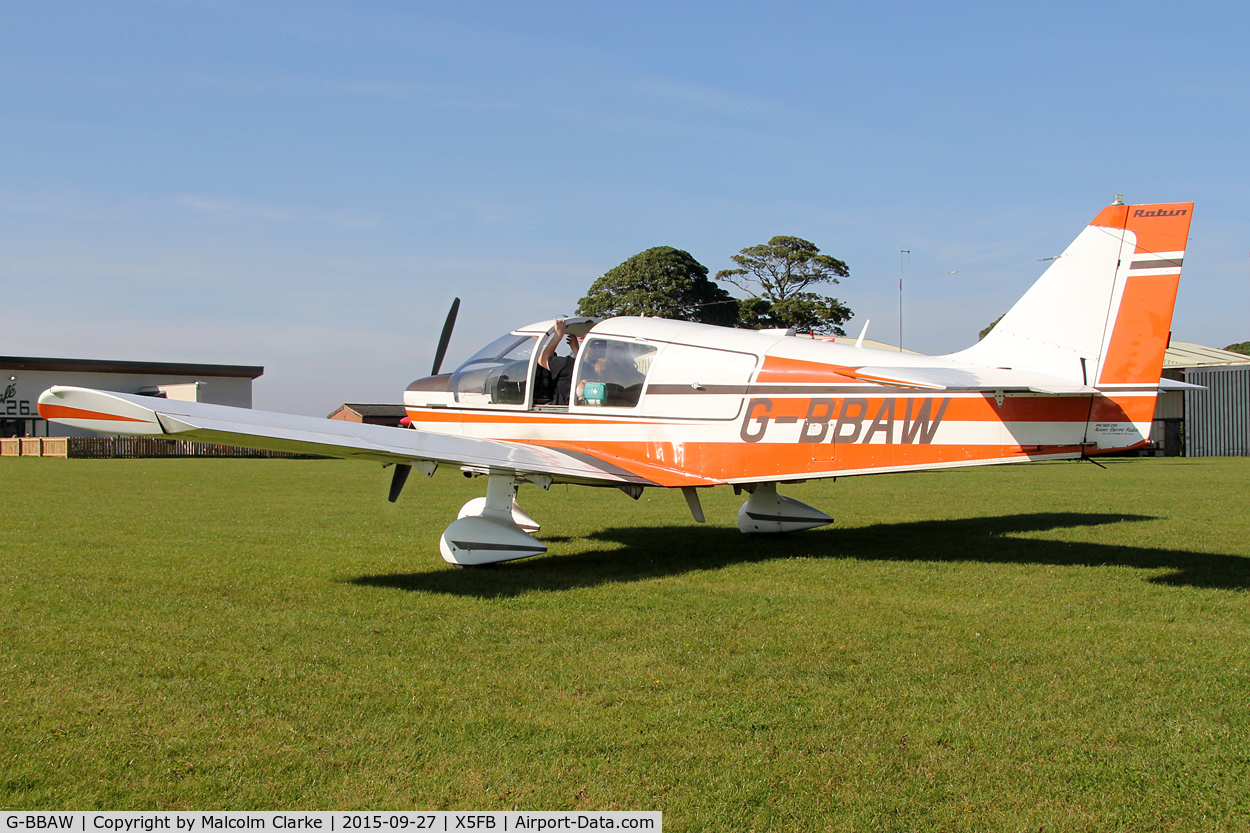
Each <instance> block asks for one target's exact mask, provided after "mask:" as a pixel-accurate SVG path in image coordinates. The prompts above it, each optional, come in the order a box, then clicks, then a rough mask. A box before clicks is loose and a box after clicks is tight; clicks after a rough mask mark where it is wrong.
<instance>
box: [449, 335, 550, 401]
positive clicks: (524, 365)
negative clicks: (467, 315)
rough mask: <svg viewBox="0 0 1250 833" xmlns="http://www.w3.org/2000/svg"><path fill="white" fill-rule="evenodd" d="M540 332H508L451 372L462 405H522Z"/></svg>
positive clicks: (456, 393) (455, 396)
mask: <svg viewBox="0 0 1250 833" xmlns="http://www.w3.org/2000/svg"><path fill="white" fill-rule="evenodd" d="M538 339H539V336H537V335H520V334H517V333H508V334H507V335H506V336H501V337H499V338H497V339H495V340H494V341H492V342H491V343H490V344H488V345H486V346H485V347H483V348H482V349H481V350H478V351H477V352H476V353H474V354H473V355H472V356H470V357H469V359H468V361H466V362H465V363H464V364H462V365H460V367H458V368H456V370H455V371H454V372H453V373H452V374H451V390H452V394H453V396H454V398H455V401H456V402H458V403H459V404H461V405H467V406H470V407H472V406H474V405H524V404H525V389H526V384H527V382H528V379H529V371H530V359H531V358H532V357H533V356H534V351H535V349H536V348H537V345H538Z"/></svg>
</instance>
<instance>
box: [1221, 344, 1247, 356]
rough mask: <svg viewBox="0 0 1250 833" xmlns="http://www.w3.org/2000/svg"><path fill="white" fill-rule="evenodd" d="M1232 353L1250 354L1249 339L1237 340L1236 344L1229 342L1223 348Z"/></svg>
mask: <svg viewBox="0 0 1250 833" xmlns="http://www.w3.org/2000/svg"><path fill="white" fill-rule="evenodd" d="M1224 349H1225V350H1230V351H1232V352H1234V353H1241V354H1242V355H1243V356H1250V341H1239V342H1237V343H1236V344H1230V345H1228V346H1227V347H1225V348H1224Z"/></svg>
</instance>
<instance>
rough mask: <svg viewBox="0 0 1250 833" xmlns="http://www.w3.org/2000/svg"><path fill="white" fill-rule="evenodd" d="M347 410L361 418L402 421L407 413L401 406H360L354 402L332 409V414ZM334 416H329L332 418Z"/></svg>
mask: <svg viewBox="0 0 1250 833" xmlns="http://www.w3.org/2000/svg"><path fill="white" fill-rule="evenodd" d="M342 410H348V411H351V412H353V413H356V414H360V415H361V416H362V417H395V418H396V419H403V418H404V417H406V416H408V411H407V410H406V409H405V408H404V406H403V405H361V404H359V403H356V402H344V403H343V404H342V405H340V406H339V407H337V408H335V409H334V413H335V414H337V413H338V412H339V411H342ZM333 415H334V414H331V416H333Z"/></svg>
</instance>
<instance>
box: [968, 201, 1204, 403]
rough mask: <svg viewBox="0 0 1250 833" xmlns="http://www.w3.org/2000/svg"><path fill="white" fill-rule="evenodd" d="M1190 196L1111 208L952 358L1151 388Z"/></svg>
mask: <svg viewBox="0 0 1250 833" xmlns="http://www.w3.org/2000/svg"><path fill="white" fill-rule="evenodd" d="M1193 208H1194V204H1193V203H1167V204H1162V205H1110V206H1107V207H1106V208H1104V209H1103V210H1102V212H1101V213H1099V215H1098V216H1097V217H1095V218H1094V221H1093V222H1092V223H1090V224H1089V225H1088V226H1087V227H1086V228H1085V230H1084V231H1082V232H1081V234H1080V235H1079V236H1078V237H1077V238H1076V240H1074V241H1073V242H1072V245H1070V246H1069V247H1068V248H1067V250H1066V251H1064V253H1063V254H1062V255H1061V256H1060V257H1059V258H1058V259H1057V260H1056V261H1055V262H1054V263H1052V264H1051V266H1050V268H1049V269H1047V270H1046V272H1045V273H1044V274H1043V275H1042V276H1041V277H1040V278H1039V279H1038V280H1037V283H1035V284H1033V286H1032V287H1031V288H1030V289H1029V291H1028V292H1026V293H1025V294H1024V297H1023V298H1021V299H1020V300H1019V301H1018V302H1017V303H1016V305H1015V306H1013V307H1012V308H1011V310H1010V311H1009V312H1008V313H1007V314H1006V315H1004V316H1003V318H1002V320H1001V321H999V322H998V324H997V325H996V326H995V327H994V329H993V330H991V331H990V333H989V334H988V335H987V336H986V337H985V338H984V339H982V340H981V342H980V343H978V344H976V345H974V346H973V347H970V348H969V349H967V350H964V351H963V352H960V353H956V354H954V355H953V356H952V357H951V358H953V359H955V360H956V361H961V362H968V363H971V364H979V365H986V366H990V367H1010V368H1013V369H1016V370H1033V371H1037V372H1039V373H1045V374H1048V375H1050V376H1055V377H1058V378H1061V379H1067V380H1070V381H1073V382H1080V383H1081V384H1085V385H1097V386H1099V387H1103V386H1107V387H1111V388H1115V387H1116V386H1122V385H1142V384H1148V385H1154V384H1157V383H1158V381H1159V376H1160V373H1161V371H1162V369H1163V353H1164V351H1165V350H1166V349H1167V342H1168V331H1169V329H1170V328H1171V326H1172V307H1173V305H1174V304H1175V301H1176V288H1177V284H1178V282H1179V281H1180V272H1181V263H1182V261H1183V259H1184V256H1185V241H1186V239H1187V238H1188V236H1189V221H1190V218H1191V217H1192V216H1193Z"/></svg>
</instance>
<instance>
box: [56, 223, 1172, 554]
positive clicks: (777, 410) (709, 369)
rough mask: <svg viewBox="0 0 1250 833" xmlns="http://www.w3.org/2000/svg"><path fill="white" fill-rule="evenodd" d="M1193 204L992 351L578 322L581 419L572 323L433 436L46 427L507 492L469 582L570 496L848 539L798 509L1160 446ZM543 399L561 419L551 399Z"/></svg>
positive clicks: (108, 401)
mask: <svg viewBox="0 0 1250 833" xmlns="http://www.w3.org/2000/svg"><path fill="white" fill-rule="evenodd" d="M1192 213H1193V204H1192V203H1169V204H1164V205H1135V206H1131V205H1122V204H1118V203H1117V204H1115V205H1111V206H1108V207H1107V208H1105V209H1103V210H1102V212H1100V213H1099V214H1098V216H1097V217H1096V218H1095V219H1094V221H1093V222H1092V223H1090V224H1089V225H1088V226H1087V227H1086V228H1085V229H1084V230H1083V231H1082V232H1081V233H1080V234H1079V235H1078V236H1077V238H1076V240H1075V241H1074V242H1073V243H1072V245H1070V246H1069V247H1068V248H1067V250H1066V251H1065V252H1064V253H1063V254H1062V255H1061V256H1060V257H1059V258H1058V259H1056V260H1055V261H1054V262H1053V263H1052V264H1051V266H1050V267H1049V268H1048V269H1047V270H1046V272H1045V273H1044V274H1043V275H1042V276H1041V278H1039V279H1038V281H1037V282H1036V283H1035V284H1034V285H1033V286H1032V288H1030V289H1029V290H1028V292H1027V293H1025V295H1024V297H1023V298H1021V299H1020V301H1019V302H1018V303H1016V305H1015V306H1013V307H1012V308H1011V310H1010V311H1009V312H1008V313H1007V314H1006V315H1005V316H1004V317H1003V318H1002V320H1001V321H999V322H998V325H997V326H996V327H995V328H994V329H993V331H991V332H990V334H989V335H988V336H986V337H985V339H983V340H982V341H981V342H979V343H978V344H975V345H973V346H972V347H970V348H968V349H967V350H964V351H962V352H958V353H953V354H951V355H947V356H936V357H931V356H921V355H917V354H909V353H903V352H899V351H894V350H881V349H873V348H870V347H865V346H863V335H861V336H860V339H859V342H858V343H857V344H855V345H853V346H852V345H850V344H836V343H829V342H824V341H819V340H814V339H809V338H798V337H794V336H793V335H791V334H788V333H781V332H776V331H772V332H760V331H753V330H738V329H728V328H722V327H713V326H709V325H705V324H694V323H689V322H685V321H670V320H664V319H657V318H609V319H606V320H602V321H595V320H593V319H569V320H568V321H567V322H566V323H565V326H567V329H568V332H569V333H571V334H573V335H575V336H578V337H580V338H581V347H580V350H579V351H578V355H577V357H576V363H575V364H574V365H573V367H572V379H571V383H572V384H571V395H570V397H569V398H570V399H571V401H570V402H569V403H568V404H564V405H556V404H536V402H535V398H536V387H538V386H539V383H540V382H541V375H540V373H539V357H540V354H541V353H542V352H543V349H542V348H543V345H546V344H548V343H549V341H550V340H551V339H554V338H558V335H557V332H556V323H557V322H556V321H554V320H550V321H542V322H539V323H537V324H532V325H530V326H528V327H522V328H520V329H518V330H514V331H513V332H511V333H509V334H507V335H505V336H503V337H502V338H500V339H498V340H497V341H495V342H493V343H491V344H490V345H488V346H487V347H485V348H484V349H482V350H480V351H479V352H478V353H476V354H475V355H474V356H473V357H471V358H470V359H469V360H468V361H466V362H465V363H464V364H462V365H461V366H460V367H459V368H458V369H457V370H456V371H455V372H453V373H447V374H439V373H438V367H439V365H440V364H441V358H442V355H443V353H444V352H445V350H446V346H447V340H448V338H449V336H450V329H451V325H452V324H453V322H454V318H455V311H456V307H455V306H453V308H452V314H451V315H449V316H448V322H447V326H446V327H445V328H444V331H443V338H442V341H441V342H440V345H439V350H438V353H437V358H436V359H435V367H434V375H432V376H429V377H426V378H423V379H419V380H417V381H416V382H413V383H412V384H411V385H409V386H408V389H407V391H406V392H405V394H404V404H405V406H406V409H407V413H408V416H409V419H410V421H411V427H412V428H415V429H417V430H406V429H401V428H390V427H385V426H374V425H360V424H355V423H347V422H339V421H332V420H325V419H316V418H312V417H299V416H290V415H285V414H275V413H267V412H263V411H253V410H248V409H243V408H228V407H223V406H217V405H206V404H201V403H195V402H180V401H174V400H160V399H152V398H150V397H144V396H137V395H129V394H123V393H112V392H108V391H98V390H87V389H84V388H73V387H53V388H51V389H49V390H48V391H46V392H44V394H43V395H42V396H40V398H39V413H40V415H41V416H42V417H44V418H45V419H48V420H52V421H55V422H60V423H64V424H66V425H72V426H77V427H81V428H87V429H91V430H95V431H102V432H107V433H118V434H133V435H143V436H159V437H168V438H174V439H185V440H197V441H204V442H213V443H225V444H230V445H237V446H246V447H252V448H264V449H275V450H285V451H298V452H309V453H315V454H323V455H329V456H335V457H347V458H356V459H362V460H373V461H379V462H382V463H384V464H394V465H395V472H394V477H393V479H392V483H391V494H390V499H391V500H392V501H393V500H395V499H396V498H397V497H398V495H399V492H400V490H401V489H402V488H403V485H404V481H405V480H406V478H407V475H408V473H409V471H410V470H411V469H412V467H414V466H415V467H416V468H418V469H419V470H420V471H422V472H424V473H425V474H426V475H432V474H433V473H434V470H435V469H436V468H437V466H438V465H439V464H451V465H455V466H459V467H460V468H461V469H462V470H463V471H464V472H465V474H466V475H481V476H485V477H486V478H487V487H486V496H485V497H484V498H478V499H476V500H473V501H470V502H469V503H468V504H466V505H465V507H464V508H463V509H462V510H461V512H460V517H459V518H458V519H457V520H456V521H454V522H453V523H452V524H451V525H450V526H448V527H447V529H446V531H445V532H444V533H443V535H442V538H441V541H440V550H441V551H442V554H443V557H444V558H445V559H446V560H447V561H449V562H450V563H452V564H457V565H462V566H469V565H480V564H489V563H494V562H498V561H508V560H512V559H516V558H524V557H527V556H532V555H537V554H540V553H543V552H546V547H545V546H544V545H543V544H542V543H541V542H540V541H538V540H536V539H535V538H534V537H532V536H531V535H530V533H531V532H533V531H536V530H537V529H538V524H537V523H535V522H534V521H533V519H531V518H530V517H529V516H528V515H526V514H525V513H524V512H523V511H522V510H521V509H520V507H519V506H518V505H517V502H516V493H517V488H518V486H519V485H521V484H533V485H536V486H538V487H540V488H543V489H547V488H549V487H550V486H551V484H553V483H572V484H580V485H586V486H613V487H616V488H619V489H620V490H621V491H623V492H625V493H626V494H628V495H630V496H632V497H634V498H635V499H636V498H637V497H638V496H639V495H640V494H641V493H642V490H643V489H644V488H646V487H664V488H679V489H681V490H682V491H683V493H684V494H685V497H686V500H687V502H688V503H689V506H690V509H691V511H692V513H693V514H694V517H695V519H696V520H697V521H700V522H702V521H703V513H702V509H701V506H700V502H699V497H698V491H697V490H698V489H701V488H707V487H712V486H724V485H729V486H732V487H734V490H735V491H736V492H739V493H741V492H746V493H747V494H748V495H749V497H748V498H747V500H746V503H745V504H744V505H743V506H742V508H741V510H740V511H739V513H738V527H739V529H741V530H742V531H743V532H744V533H782V532H790V531H795V530H801V529H809V528H812V527H817V526H822V525H824V524H827V523H830V522H832V520H833V519H832V518H830V517H829V516H828V515H826V514H824V513H823V512H821V511H819V510H817V509H814V508H812V507H810V506H807V505H806V504H803V503H800V502H798V501H796V500H793V499H792V498H789V497H786V496H784V495H781V494H778V492H777V487H778V485H779V484H784V483H787V482H798V481H804V480H809V479H813V478H820V477H836V476H848V475H858V474H875V473H879V472H899V471H915V470H922V469H940V468H950V467H955V466H975V465H987V464H995V463H1014V462H1023V461H1031V460H1061V459H1071V458H1080V457H1086V456H1092V455H1095V454H1100V453H1106V452H1109V451H1118V450H1122V449H1131V448H1135V447H1138V446H1142V445H1144V444H1145V443H1146V441H1147V438H1148V437H1149V434H1150V427H1151V422H1152V419H1153V414H1154V407H1155V397H1156V395H1157V394H1158V391H1159V390H1160V388H1161V387H1163V388H1167V387H1170V386H1182V387H1187V386H1184V385H1183V384H1181V383H1171V384H1170V385H1169V383H1167V381H1166V380H1164V381H1163V382H1161V381H1160V371H1161V369H1162V366H1163V354H1164V350H1165V349H1166V348H1167V344H1168V338H1169V328H1170V326H1171V320H1172V307H1173V304H1174V302H1175V299H1176V290H1177V284H1178V281H1179V279H1180V271H1181V262H1182V259H1183V257H1184V253H1185V242H1186V238H1187V236H1188V234H1189V222H1190V218H1191V216H1192ZM539 398H540V399H541V398H544V397H543V396H542V394H541V393H540V394H539Z"/></svg>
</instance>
